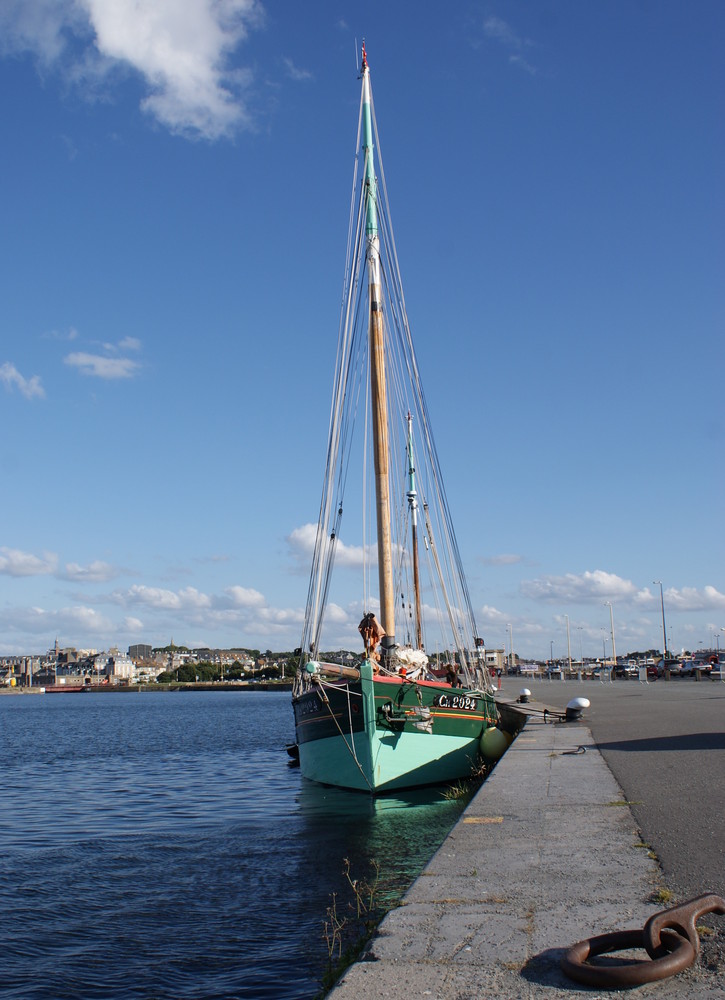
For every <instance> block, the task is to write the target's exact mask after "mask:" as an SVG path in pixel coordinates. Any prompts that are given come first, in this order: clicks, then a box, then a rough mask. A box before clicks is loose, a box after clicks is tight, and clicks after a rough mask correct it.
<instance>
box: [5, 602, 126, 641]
mask: <svg viewBox="0 0 725 1000" xmlns="http://www.w3.org/2000/svg"><path fill="white" fill-rule="evenodd" d="M0 626H1V627H2V629H3V631H5V632H24V633H29V634H30V635H39V634H42V633H45V634H46V635H64V636H73V637H74V639H73V640H72V641H74V642H78V643H79V644H81V645H82V644H83V643H84V642H85V638H86V637H87V636H89V635H93V636H97V637H106V636H108V635H111V634H113V631H114V624H113V622H112V621H111V620H110V619H109V618H107V617H106V616H105V615H102V614H100V613H99V612H98V611H96V609H95V608H90V607H87V606H86V605H75V606H73V607H69V608H55V609H52V610H50V609H47V608H42V607H31V608H11V609H7V610H3V611H2V612H0Z"/></svg>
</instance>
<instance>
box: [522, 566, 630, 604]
mask: <svg viewBox="0 0 725 1000" xmlns="http://www.w3.org/2000/svg"><path fill="white" fill-rule="evenodd" d="M521 592H522V594H523V595H524V597H530V598H532V599H533V600H536V601H558V602H564V601H571V602H573V603H579V604H589V603H595V602H597V601H604V600H621V599H627V600H631V599H634V598H635V596H636V593H637V589H636V587H635V586H634V584H633V583H632V582H631V580H623V579H622V577H620V576H617V575H616V574H615V573H606V572H605V571H604V570H601V569H597V570H594V571H593V572H589V571H587V572H586V573H582V574H581V575H579V576H577V575H576V574H575V573H567V574H566V575H565V576H544V577H541V578H540V579H538V580H524V581H523V582H522V584H521Z"/></svg>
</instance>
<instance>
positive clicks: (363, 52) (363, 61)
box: [362, 38, 369, 72]
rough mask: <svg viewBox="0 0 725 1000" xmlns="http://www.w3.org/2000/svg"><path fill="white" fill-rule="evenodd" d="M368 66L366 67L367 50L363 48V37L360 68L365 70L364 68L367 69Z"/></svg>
mask: <svg viewBox="0 0 725 1000" xmlns="http://www.w3.org/2000/svg"><path fill="white" fill-rule="evenodd" d="M368 68H369V67H368V54H367V51H366V49H365V39H364V38H363V43H362V70H363V72H365V70H366V69H368Z"/></svg>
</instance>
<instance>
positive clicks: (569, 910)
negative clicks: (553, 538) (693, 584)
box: [330, 678, 725, 1000]
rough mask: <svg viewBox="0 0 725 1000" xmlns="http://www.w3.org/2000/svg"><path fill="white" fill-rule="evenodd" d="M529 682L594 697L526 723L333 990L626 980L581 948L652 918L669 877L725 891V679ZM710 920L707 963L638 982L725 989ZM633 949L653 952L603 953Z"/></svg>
mask: <svg viewBox="0 0 725 1000" xmlns="http://www.w3.org/2000/svg"><path fill="white" fill-rule="evenodd" d="M524 684H525V685H526V686H527V687H529V688H530V690H531V691H532V694H533V696H534V698H535V699H536V700H538V701H540V702H542V703H544V704H547V705H550V706H552V707H555V708H561V709H563V708H565V706H566V704H567V703H568V702H569V701H570V700H571V699H572V698H574V697H577V696H580V695H581V696H585V697H587V698H588V699H589V700H590V702H591V707H590V708H589V709H588V710H587V711H586V713H585V716H584V718H583V720H582V721H581V722H580V723H567V724H559V725H556V724H551V723H549V724H545V723H544V722H543V721H541V720H537V719H532V720H531V721H529V722H528V723H527V726H526V728H525V729H524V730H523V731H522V732H521V734H520V735H519V736H518V737H517V738H516V740H515V741H514V743H513V745H512V747H511V749H510V750H509V751H508V752H507V753H506V754H505V756H504V757H503V759H502V760H501V761H500V762H499V764H498V765H497V767H496V768H495V770H494V771H493V774H492V775H491V776H490V777H489V779H488V780H487V781H486V782H485V783H484V785H483V786H482V787H481V789H480V790H479V791H478V792H477V794H476V795H475V797H474V798H473V800H472V801H471V803H470V804H469V806H468V807H467V809H466V810H465V811H464V813H463V815H462V817H461V819H460V820H459V822H458V823H457V824H456V826H455V827H454V829H453V830H452V831H451V833H450V834H449V836H448V838H447V839H446V840H445V842H444V843H443V845H442V846H441V848H440V849H439V850H438V852H437V853H436V854H435V856H434V857H433V859H432V860H431V862H430V863H429V865H428V867H427V868H426V869H425V871H424V872H423V874H422V875H421V876H420V878H419V879H417V881H416V882H415V883H414V885H413V886H412V887H411V889H410V890H409V892H408V893H407V895H406V896H405V898H404V900H403V901H402V905H400V906H399V907H397V908H396V909H395V910H393V911H391V913H389V914H388V916H387V917H386V918H385V919H384V921H383V922H382V924H381V925H380V927H379V929H378V932H377V934H376V935H375V937H374V938H373V940H372V941H371V942H370V944H369V946H368V948H367V950H366V953H365V954H364V956H363V958H362V959H361V961H359V962H358V963H356V964H355V965H354V966H352V967H351V968H350V969H348V970H347V972H346V973H345V974H344V976H343V977H342V979H341V980H340V982H339V983H338V985H337V986H336V987H335V989H334V990H333V991H332V993H331V994H330V996H331V998H332V1000H348V998H350V1000H353V998H355V1000H357V998H360V997H362V998H370V1000H373V998H387V997H390V998H393V997H395V998H399V997H401V996H412V995H416V996H423V997H431V998H434V1000H473V998H474V997H476V998H478V997H483V998H485V997H501V998H506V1000H514V998H521V1000H540V998H550V1000H564V998H567V1000H573V998H579V997H581V998H585V997H588V998H589V1000H596V998H599V997H612V996H617V995H620V996H621V993H618V992H617V991H614V990H610V989H606V988H602V989H600V988H598V987H596V988H590V987H587V986H581V985H579V984H578V983H576V982H574V981H572V980H570V979H568V978H567V977H566V976H565V975H564V973H563V972H562V971H561V968H560V959H561V957H562V955H564V953H565V952H566V949H567V948H568V947H569V946H570V945H572V944H574V943H575V942H577V941H581V940H584V939H586V938H589V937H590V936H592V935H596V934H602V933H607V932H609V931H613V930H623V929H637V928H641V927H642V926H643V924H644V922H645V921H646V920H647V919H648V917H650V916H652V915H653V914H654V913H656V912H658V911H660V910H661V909H663V908H664V906H669V905H672V904H671V903H670V902H666V903H663V899H664V898H665V897H666V895H667V893H668V892H672V894H673V896H674V899H673V902H675V901H677V902H680V901H683V900H686V899H688V898H690V897H693V896H697V895H701V894H703V893H705V892H707V891H712V892H717V893H718V894H719V895H725V864H723V861H724V859H725V853H724V852H725V836H724V833H723V824H725V808H724V806H725V799H724V797H725V684H720V683H719V682H712V681H701V682H696V681H694V680H692V681H691V680H679V679H678V680H676V681H670V682H665V681H664V680H658V681H656V682H652V683H650V684H640V683H639V682H638V681H634V680H627V681H615V682H613V683H611V684H601V683H599V682H598V681H584V682H578V681H563V682H562V681H552V682H548V681H533V682H532V681H528V680H527V681H525V682H524V681H522V679H521V678H504V679H503V685H502V687H503V690H502V692H501V693H502V696H505V697H506V696H507V697H508V698H509V699H511V700H513V699H515V698H516V696H517V695H518V693H519V691H520V689H521V687H522V686H524ZM698 923H703V924H706V925H709V926H710V927H711V928H712V933H710V934H707V935H705V936H703V937H702V939H701V951H700V955H699V957H698V958H697V960H696V962H695V964H694V965H693V966H692V968H689V969H687V970H685V971H683V972H680V973H679V974H678V975H677V976H675V977H674V978H670V979H666V980H663V981H661V982H655V983H650V984H648V985H644V986H638V987H636V988H633V989H631V990H627V993H628V995H629V996H631V997H637V998H639V997H647V998H649V997H653V998H654V997H656V998H657V1000H675V998H678V997H682V996H687V997H688V998H689V1000H695V998H697V1000H705V998H707V1000H715V998H717V1000H725V949H723V942H724V941H725V917H712V916H711V917H708V918H704V919H703V920H702V921H698ZM631 959H635V960H639V961H644V962H649V959H648V958H647V956H646V954H645V953H644V952H641V951H637V952H635V953H630V954H627V953H624V954H618V955H617V956H616V957H612V959H604V962H605V963H606V962H610V964H617V963H621V962H622V961H629V960H631Z"/></svg>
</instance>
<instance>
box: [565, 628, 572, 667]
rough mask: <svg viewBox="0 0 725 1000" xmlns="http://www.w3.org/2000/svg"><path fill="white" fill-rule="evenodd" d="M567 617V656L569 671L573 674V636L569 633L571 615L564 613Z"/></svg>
mask: <svg viewBox="0 0 725 1000" xmlns="http://www.w3.org/2000/svg"><path fill="white" fill-rule="evenodd" d="M564 617H565V618H566V656H567V659H568V661H569V673H570V674H571V636H570V634H569V615H564Z"/></svg>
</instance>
